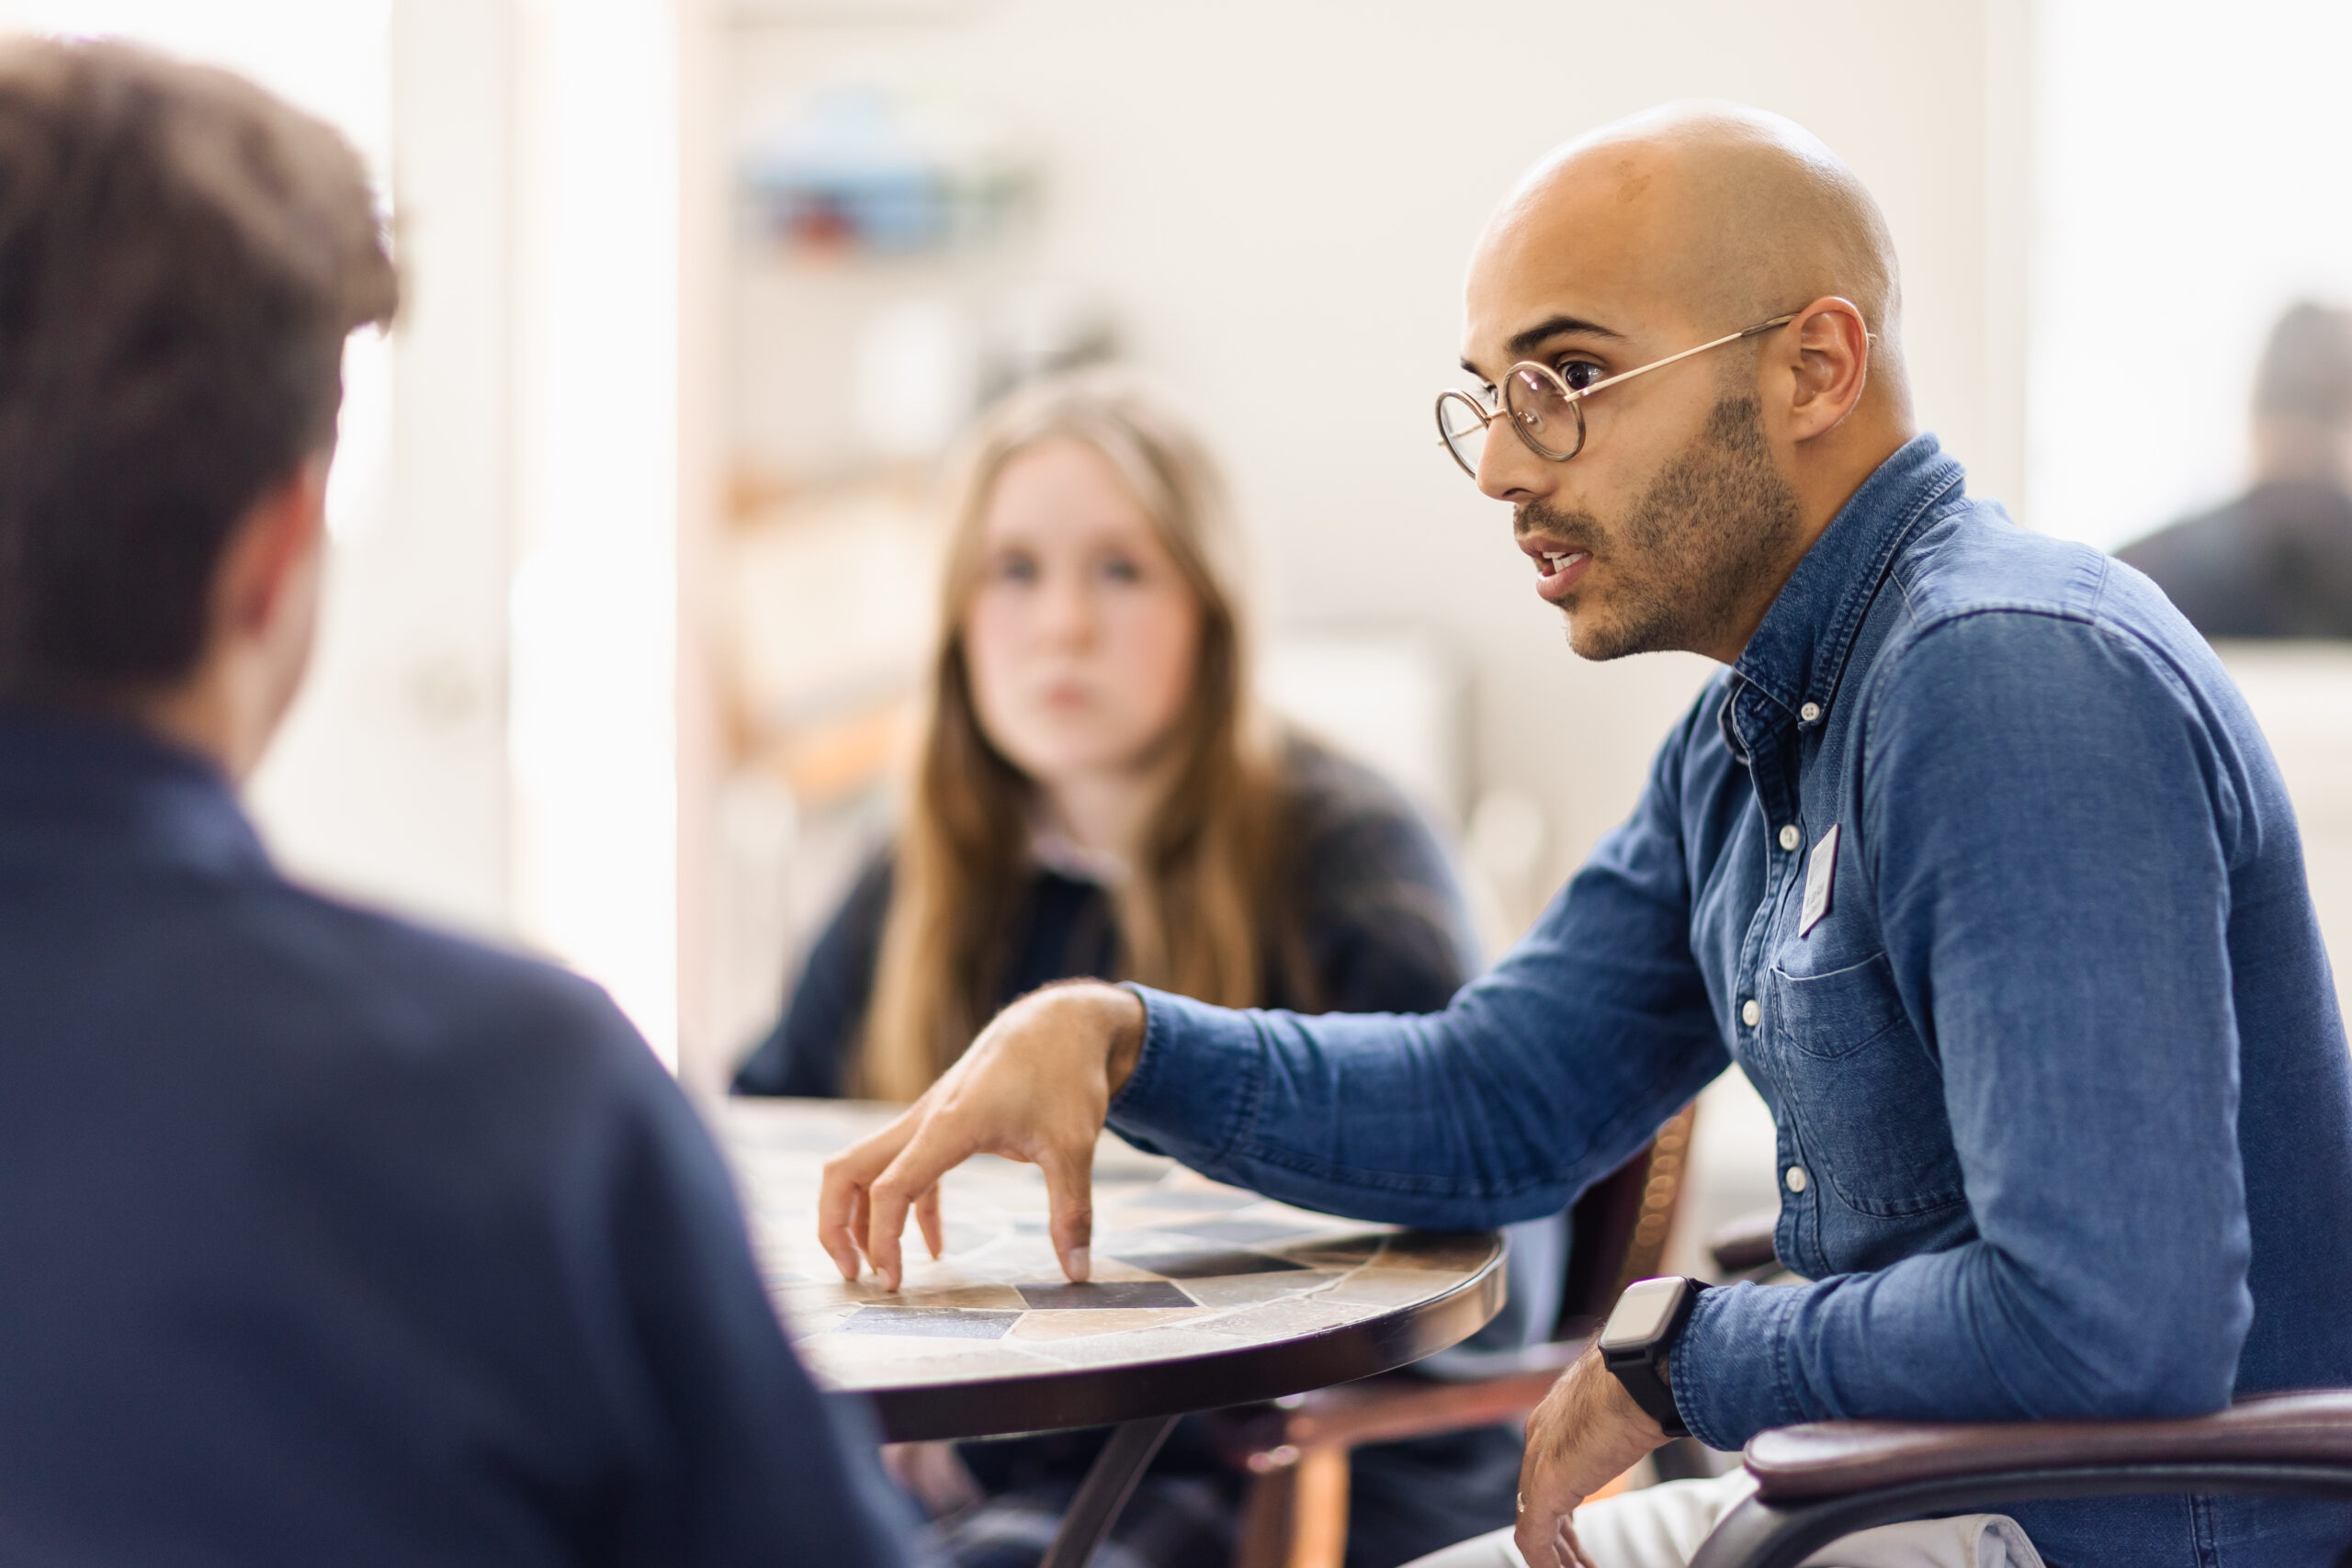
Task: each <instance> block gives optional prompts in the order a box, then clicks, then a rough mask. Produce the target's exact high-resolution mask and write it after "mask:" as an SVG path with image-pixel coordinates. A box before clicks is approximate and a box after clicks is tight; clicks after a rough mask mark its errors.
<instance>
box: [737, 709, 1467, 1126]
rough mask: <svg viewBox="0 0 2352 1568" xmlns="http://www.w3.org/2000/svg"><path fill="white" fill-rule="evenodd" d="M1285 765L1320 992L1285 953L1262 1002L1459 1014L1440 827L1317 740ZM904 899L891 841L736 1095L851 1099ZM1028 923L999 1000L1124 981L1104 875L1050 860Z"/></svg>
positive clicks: (1454, 914) (1027, 906)
mask: <svg viewBox="0 0 2352 1568" xmlns="http://www.w3.org/2000/svg"><path fill="white" fill-rule="evenodd" d="M1283 762H1284V773H1285V774H1286V778H1285V783H1286V784H1287V786H1288V787H1287V791H1286V794H1287V799H1286V801H1285V803H1284V805H1285V811H1286V815H1287V818H1288V821H1287V823H1286V825H1285V828H1286V834H1285V836H1286V838H1287V839H1288V840H1289V842H1290V844H1291V845H1292V846H1293V848H1292V850H1291V854H1292V856H1293V860H1292V862H1291V867H1292V869H1291V875H1290V878H1289V887H1288V888H1287V890H1286V891H1287V892H1288V894H1289V896H1290V897H1292V898H1293V899H1294V900H1295V909H1296V911H1297V914H1296V918H1297V920H1298V925H1299V930H1300V934H1301V936H1302V938H1303V940H1304V944H1305V949H1306V964H1307V966H1308V969H1309V970H1310V972H1311V973H1312V974H1313V976H1314V978H1315V982H1316V987H1317V990H1318V991H1319V992H1320V994H1319V995H1317V996H1311V997H1298V996H1292V995H1290V994H1288V992H1289V987H1285V986H1284V984H1283V979H1282V968H1283V966H1282V965H1281V964H1279V963H1277V962H1275V957H1274V955H1273V954H1272V953H1269V954H1268V955H1267V964H1266V970H1267V974H1268V975H1269V976H1270V979H1269V982H1268V985H1267V988H1266V995H1265V997H1264V998H1263V999H1262V1005H1264V1006H1267V1007H1281V1008H1293V1009H1295V1010H1302V1011H1315V1012H1321V1011H1326V1010H1329V1011H1336V1012H1435V1011H1437V1010H1439V1009H1441V1008H1442V1007H1444V1006H1445V1004H1446V1002H1447V1001H1448V1000H1449V999H1450V998H1452V997H1453V993H1454V992H1455V991H1456V990H1457V989H1459V988H1460V987H1461V986H1462V983H1463V982H1464V980H1466V979H1468V978H1469V977H1470V976H1471V974H1472V973H1473V972H1474V971H1475V969H1476V960H1475V958H1474V957H1473V954H1474V953H1476V943H1475V942H1474V940H1473V938H1472V937H1471V934H1470V926H1469V919H1468V917H1467V915H1466V914H1465V913H1464V908H1463V904H1462V895H1461V892H1460V890H1459V889H1458V888H1457V887H1456V886H1455V884H1454V880H1453V870H1452V868H1451V867H1450V866H1449V865H1448V864H1447V861H1446V855H1445V852H1444V850H1443V849H1442V848H1441V847H1440V845H1439V843H1438V841H1437V839H1436V836H1435V835H1434V834H1432V833H1431V832H1430V829H1429V826H1428V824H1427V823H1425V822H1424V821H1423V820H1422V819H1421V818H1420V816H1419V813H1417V812H1416V811H1415V810H1414V809H1413V807H1411V806H1410V805H1409V804H1408V802H1407V801H1406V799H1405V797H1404V796H1403V795H1399V794H1398V793H1397V790H1396V789H1395V788H1394V787H1392V786H1391V785H1390V784H1388V783H1387V782H1386V781H1385V780H1383V779H1382V778H1381V777H1380V776H1379V775H1378V774H1376V773H1373V772H1372V771H1371V770H1370V769H1368V768H1364V767H1363V766H1360V765H1359V764H1357V763H1354V762H1351V761H1346V760H1344V759H1342V758H1340V757H1337V756H1334V755H1333V754H1332V753H1330V752H1329V751H1327V750H1323V749H1322V748H1320V747H1318V746H1315V745H1313V744H1311V743H1309V742H1306V741H1293V742H1292V743H1291V744H1290V745H1289V746H1288V747H1287V748H1286V749H1285V751H1284V757H1283ZM889 905H890V856H889V852H888V851H887V850H885V851H883V852H878V853H876V855H875V856H874V857H873V859H872V860H870V861H869V862H868V863H867V864H866V866H865V870H864V872H863V873H862V874H860V875H859V877H858V879H857V883H856V885H855V886H854V887H853V888H852V889H851V890H850V895H849V897H848V899H847V900H846V901H845V902H844V903H843V904H842V907H841V909H840V911H839V912H838V913H836V914H835V915H834V917H833V919H832V921H831V924H830V925H828V926H827V927H826V928H825V931H824V933H823V934H822V935H821V936H820V937H819V938H818V939H817V944H816V946H815V947H814V948H813V949H811V950H810V952H809V959H808V963H807V964H806V965H804V967H803V968H802V970H801V973H800V977H799V980H798V983H797V984H796V985H795V986H794V987H793V988H792V996H791V1000H790V1002H789V1003H788V1005H787V1006H786V1009H785V1013H784V1017H783V1018H782V1020H780V1021H778V1022H777V1024H776V1026H775V1030H774V1031H773V1032H771V1033H770V1034H769V1035H768V1037H767V1038H766V1039H765V1040H763V1041H762V1042H761V1043H760V1044H759V1046H758V1048H757V1049H755V1050H754V1051H752V1054H751V1055H750V1056H749V1057H748V1058H747V1059H746V1060H745V1061H744V1063H743V1065H742V1066H741V1068H740V1069H738V1071H737V1072H736V1074H735V1092H736V1093H738V1094H789V1095H805V1096H814V1097H818V1098H821V1099H832V1098H837V1097H839V1096H840V1095H841V1094H842V1092H843V1090H842V1083H843V1080H844V1077H845V1076H846V1074H845V1071H844V1069H845V1067H846V1066H847V1064H848V1061H849V1057H850V1054H851V1053H852V1051H853V1050H854V1048H855V1045H856V1042H857V1037H858V1034H859V1032H861V1030H862V1028H863V1027H864V1024H865V1008H866V1001H867V998H868V997H869V996H870V995H871V993H872V991H873V988H874V970H875V964H876V958H877V957H878V955H879V951H880V948H881V942H882V921H883V916H884V914H885V912H886V911H887V910H888V908H889ZM1012 929H1013V931H1014V932H1015V935H1014V938H1013V940H1012V942H1011V944H1010V949H1009V951H1010V953H1011V959H1010V962H1009V963H1007V964H1006V965H1005V966H1004V973H1003V974H1002V975H1001V976H1000V978H999V980H998V983H997V986H996V997H995V1000H996V1005H997V1006H999V1007H1001V1006H1003V1005H1004V1004H1005V1003H1007V1002H1009V1001H1011V1000H1012V999H1013V998H1015V997H1019V996H1022V995H1023V994H1025V993H1027V992H1029V991H1034V990H1035V989H1036V988H1037V987H1040V986H1043V985H1045V984H1046V983H1048V982H1049V981H1054V980H1066V979H1074V978H1077V977H1079V976H1093V977H1095V978H1097V979H1103V980H1108V979H1115V978H1117V969H1116V965H1117V961H1118V947H1119V941H1118V929H1117V926H1116V924H1115V923H1114V916H1113V912H1112V906H1111V898H1110V896H1109V895H1108V894H1107V893H1106V892H1104V891H1103V888H1101V887H1100V886H1096V885H1094V884H1093V883H1091V882H1084V881H1080V880H1077V879H1075V878H1073V877H1070V876H1068V875H1064V874H1061V873H1059V872H1056V871H1048V870H1046V869H1044V868H1043V867H1039V868H1036V869H1035V871H1033V872H1032V874H1031V876H1030V881H1029V886H1028V887H1027V889H1026V890H1025V893H1024V896H1023V898H1022V900H1021V903H1020V905H1019V907H1018V909H1017V911H1016V913H1015V915H1014V917H1013V928H1012Z"/></svg>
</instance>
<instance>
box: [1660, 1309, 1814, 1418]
mask: <svg viewBox="0 0 2352 1568" xmlns="http://www.w3.org/2000/svg"><path fill="white" fill-rule="evenodd" d="M1803 1309H1804V1291H1802V1290H1797V1289H1792V1288H1790V1287H1788V1286H1784V1285H1757V1284H1750V1283H1746V1282H1743V1283H1740V1284H1736V1285H1727V1286H1720V1287H1718V1288H1716V1289H1714V1290H1712V1291H1702V1292H1699V1299H1698V1301H1697V1302H1695V1303H1692V1305H1691V1316H1690V1319H1689V1321H1688V1322H1686V1323H1685V1324H1684V1325H1682V1335H1681V1337H1680V1338H1679V1339H1677V1340H1676V1341H1675V1342H1674V1350H1673V1377H1674V1389H1673V1393H1674V1408H1675V1409H1676V1410H1677V1411H1679V1413H1680V1414H1681V1416H1682V1424H1683V1425H1684V1426H1686V1427H1690V1428H1691V1436H1692V1437H1694V1438H1698V1439H1699V1440H1700V1441H1701V1442H1702V1443H1704V1444H1706V1445H1707V1446H1708V1447H1709V1448H1711V1449H1723V1450H1738V1449H1741V1448H1745V1447H1746V1446H1747V1439H1748V1438H1752V1437H1754V1436H1755V1435H1756V1434H1757V1433H1758V1432H1761V1431H1765V1430H1767V1429H1768V1428H1770V1427H1787V1426H1792V1425H1793V1424H1795V1423H1796V1422H1799V1421H1802V1420H1804V1419H1805V1418H1806V1417H1805V1413H1804V1410H1803V1409H1801V1408H1800V1407H1799V1405H1798V1404H1797V1401H1796V1396H1795V1393H1794V1392H1793V1391H1792V1389H1791V1387H1790V1384H1789V1378H1788V1371H1787V1369H1788V1356H1787V1353H1786V1352H1787V1345H1788V1338H1789V1335H1790V1333H1791V1332H1792V1329H1793V1328H1794V1326H1795V1324H1796V1319H1797V1314H1798V1313H1799V1312H1801V1311H1802V1310H1803Z"/></svg>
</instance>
